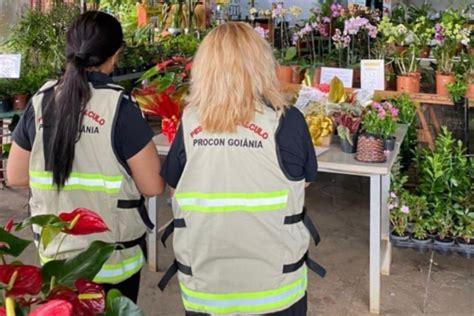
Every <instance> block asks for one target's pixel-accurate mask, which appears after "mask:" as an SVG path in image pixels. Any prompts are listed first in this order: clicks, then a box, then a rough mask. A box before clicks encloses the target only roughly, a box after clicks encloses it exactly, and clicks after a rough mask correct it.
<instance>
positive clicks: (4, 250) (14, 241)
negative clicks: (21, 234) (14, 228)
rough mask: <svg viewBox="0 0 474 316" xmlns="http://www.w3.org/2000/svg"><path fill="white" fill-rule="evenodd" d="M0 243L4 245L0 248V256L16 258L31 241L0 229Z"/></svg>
mask: <svg viewBox="0 0 474 316" xmlns="http://www.w3.org/2000/svg"><path fill="white" fill-rule="evenodd" d="M0 243H3V244H5V245H4V247H1V248H0V254H2V255H11V256H13V257H18V256H19V255H21V254H22V253H23V251H24V250H25V249H26V247H28V246H29V245H30V244H31V240H26V239H21V238H18V237H16V236H14V235H12V234H10V233H9V232H7V231H5V230H4V229H3V228H0Z"/></svg>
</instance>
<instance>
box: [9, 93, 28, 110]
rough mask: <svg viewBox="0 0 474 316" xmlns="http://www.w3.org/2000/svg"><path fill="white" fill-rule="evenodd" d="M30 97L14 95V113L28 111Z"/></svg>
mask: <svg viewBox="0 0 474 316" xmlns="http://www.w3.org/2000/svg"><path fill="white" fill-rule="evenodd" d="M28 98H29V95H27V94H20V95H13V96H12V104H13V110H14V111H23V110H24V109H26V105H27V104H28Z"/></svg>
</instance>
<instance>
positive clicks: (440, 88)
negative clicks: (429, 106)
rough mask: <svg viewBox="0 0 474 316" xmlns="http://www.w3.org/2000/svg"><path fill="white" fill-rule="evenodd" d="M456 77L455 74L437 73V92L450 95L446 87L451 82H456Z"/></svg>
mask: <svg viewBox="0 0 474 316" xmlns="http://www.w3.org/2000/svg"><path fill="white" fill-rule="evenodd" d="M455 82H456V77H454V75H443V74H440V73H437V74H436V94H438V95H442V96H448V95H449V92H448V88H447V87H446V86H447V85H448V84H450V83H455Z"/></svg>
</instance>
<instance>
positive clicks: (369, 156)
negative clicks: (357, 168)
mask: <svg viewBox="0 0 474 316" xmlns="http://www.w3.org/2000/svg"><path fill="white" fill-rule="evenodd" d="M355 159H356V160H359V161H363V162H384V161H385V160H386V159H387V158H386V157H385V153H384V141H383V139H382V138H381V137H376V136H373V135H360V136H359V140H358V141H357V153H356V155H355Z"/></svg>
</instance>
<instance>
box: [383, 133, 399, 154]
mask: <svg viewBox="0 0 474 316" xmlns="http://www.w3.org/2000/svg"><path fill="white" fill-rule="evenodd" d="M396 140H397V139H396V138H395V136H390V137H388V138H386V139H384V141H383V149H384V150H388V151H393V150H394V149H395V142H396Z"/></svg>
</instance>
